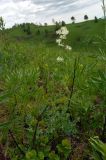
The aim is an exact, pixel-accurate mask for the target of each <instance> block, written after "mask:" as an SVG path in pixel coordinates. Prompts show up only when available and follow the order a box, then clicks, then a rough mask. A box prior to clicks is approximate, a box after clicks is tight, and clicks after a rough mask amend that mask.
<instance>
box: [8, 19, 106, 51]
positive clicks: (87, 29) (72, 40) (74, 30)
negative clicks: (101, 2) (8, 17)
mask: <svg viewBox="0 0 106 160" xmlns="http://www.w3.org/2000/svg"><path fill="white" fill-rule="evenodd" d="M67 27H68V29H69V31H70V34H69V35H68V39H67V43H68V44H69V45H71V46H72V48H73V50H78V49H81V48H82V49H84V48H85V47H86V48H87V49H88V50H90V48H92V49H93V48H94V50H95V49H97V47H103V46H104V44H103V43H101V40H100V39H99V38H100V37H101V38H104V29H105V27H104V21H103V20H99V22H98V23H94V21H88V22H82V23H78V24H73V25H72V24H71V25H70V24H68V25H67ZM30 28H31V32H32V34H31V35H30V36H27V35H26V33H24V32H23V31H22V29H21V27H16V28H13V29H11V30H9V31H8V32H9V35H10V38H13V37H15V38H17V40H19V41H21V42H22V41H23V42H28V43H30V44H32V45H36V44H39V43H41V42H42V43H45V44H47V45H49V44H50V45H53V44H54V45H55V43H53V42H55V37H54V36H53V34H54V30H55V28H54V26H47V27H37V26H34V25H33V24H31V25H30ZM38 28H39V30H40V35H37V33H36V32H37V30H38ZM45 29H46V30H48V35H46V36H45ZM95 42H98V43H97V44H96V43H95ZM94 43H95V44H94Z"/></svg>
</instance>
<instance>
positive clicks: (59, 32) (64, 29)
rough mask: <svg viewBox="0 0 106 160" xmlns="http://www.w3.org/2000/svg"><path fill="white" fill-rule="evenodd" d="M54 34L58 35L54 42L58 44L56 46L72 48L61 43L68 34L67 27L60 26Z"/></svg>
mask: <svg viewBox="0 0 106 160" xmlns="http://www.w3.org/2000/svg"><path fill="white" fill-rule="evenodd" d="M56 34H57V35H59V38H58V39H56V43H57V44H58V46H61V47H65V49H67V50H72V48H71V46H68V45H66V46H65V45H64V44H63V43H62V41H63V40H65V39H66V36H67V35H68V34H69V31H68V29H67V27H66V26H62V27H61V28H60V29H59V30H57V31H56Z"/></svg>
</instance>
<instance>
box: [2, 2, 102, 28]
mask: <svg viewBox="0 0 106 160" xmlns="http://www.w3.org/2000/svg"><path fill="white" fill-rule="evenodd" d="M101 5H102V3H101V0H0V16H2V17H3V19H4V21H5V23H6V27H12V26H13V25H14V24H20V23H23V22H33V23H42V24H43V23H45V22H46V23H48V24H52V19H55V20H56V21H61V20H64V21H65V22H66V23H69V22H71V19H70V18H71V17H72V16H74V17H75V18H76V21H77V22H79V21H83V19H84V18H83V17H84V15H85V14H87V15H88V17H89V19H93V18H94V17H95V16H97V17H102V16H103V13H102V8H101Z"/></svg>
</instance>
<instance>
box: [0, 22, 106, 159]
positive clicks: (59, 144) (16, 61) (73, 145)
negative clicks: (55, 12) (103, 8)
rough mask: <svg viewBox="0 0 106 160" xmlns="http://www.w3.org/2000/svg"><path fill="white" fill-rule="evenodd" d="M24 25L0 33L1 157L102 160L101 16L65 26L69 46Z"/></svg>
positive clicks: (104, 41)
mask: <svg viewBox="0 0 106 160" xmlns="http://www.w3.org/2000/svg"><path fill="white" fill-rule="evenodd" d="M29 26H30V33H26V31H25V30H24V29H25V28H24V27H23V26H22V25H19V26H14V27H13V28H11V29H6V30H4V31H3V32H0V150H1V151H0V158H1V159H0V160H4V159H5V160H93V159H95V160H106V159H105V158H106V146H105V142H106V37H105V21H104V20H98V22H97V23H95V22H94V20H92V21H85V22H82V23H77V24H68V25H67V28H68V30H69V32H70V33H69V35H68V37H67V39H66V41H65V43H66V44H68V45H70V46H72V50H71V51H68V50H65V49H64V48H62V47H59V46H58V45H57V44H56V34H55V29H56V26H54V25H53V26H36V25H34V24H29ZM58 57H62V58H63V61H62V62H58V61H57V58H58ZM95 137H96V138H95ZM97 137H98V138H97ZM92 146H93V147H92ZM93 151H94V152H93ZM93 153H96V154H93ZM104 153H105V154H104ZM98 155H99V156H98ZM96 156H97V157H98V159H96V158H95V157H96Z"/></svg>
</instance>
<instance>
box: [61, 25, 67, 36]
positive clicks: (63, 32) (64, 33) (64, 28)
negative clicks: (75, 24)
mask: <svg viewBox="0 0 106 160" xmlns="http://www.w3.org/2000/svg"><path fill="white" fill-rule="evenodd" d="M61 33H62V35H67V34H69V31H68V29H67V28H66V27H65V26H64V27H61Z"/></svg>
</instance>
